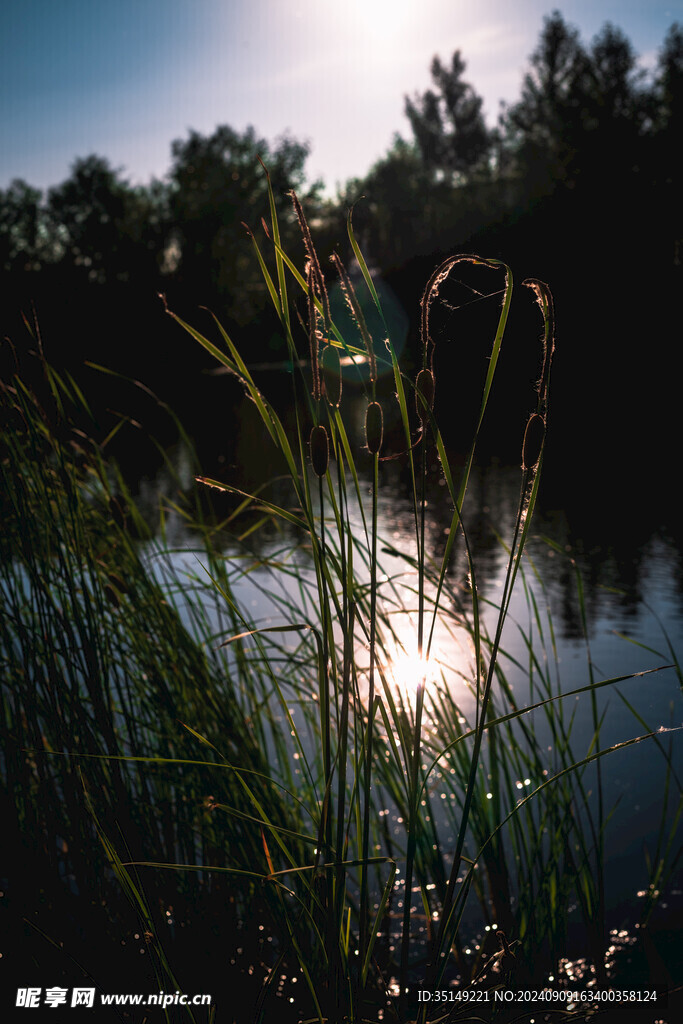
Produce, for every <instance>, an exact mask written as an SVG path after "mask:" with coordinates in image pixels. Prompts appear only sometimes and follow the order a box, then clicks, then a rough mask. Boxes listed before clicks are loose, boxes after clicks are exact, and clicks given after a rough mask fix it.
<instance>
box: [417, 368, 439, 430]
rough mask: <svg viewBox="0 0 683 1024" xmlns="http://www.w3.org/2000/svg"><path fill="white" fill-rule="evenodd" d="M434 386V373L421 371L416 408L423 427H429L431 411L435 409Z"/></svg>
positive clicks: (418, 376)
mask: <svg viewBox="0 0 683 1024" xmlns="http://www.w3.org/2000/svg"><path fill="white" fill-rule="evenodd" d="M434 386H435V382H434V374H433V373H432V371H431V370H429V369H426V368H425V369H424V370H420V372H419V373H418V375H417V380H416V381H415V406H416V408H417V415H418V416H419V417H420V422H421V424H422V426H423V427H426V426H427V422H428V421H429V413H430V410H431V409H433V408H434Z"/></svg>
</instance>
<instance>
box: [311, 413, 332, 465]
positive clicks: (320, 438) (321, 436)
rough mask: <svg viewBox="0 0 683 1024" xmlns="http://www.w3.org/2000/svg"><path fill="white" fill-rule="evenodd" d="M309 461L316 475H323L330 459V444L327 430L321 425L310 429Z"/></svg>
mask: <svg viewBox="0 0 683 1024" xmlns="http://www.w3.org/2000/svg"><path fill="white" fill-rule="evenodd" d="M310 443H311V462H312V463H313V472H314V473H315V475H316V476H325V473H327V465H328V463H329V461H330V444H329V440H328V437H327V430H326V429H325V427H323V426H322V425H320V426H317V427H313V430H312V431H311V442H310Z"/></svg>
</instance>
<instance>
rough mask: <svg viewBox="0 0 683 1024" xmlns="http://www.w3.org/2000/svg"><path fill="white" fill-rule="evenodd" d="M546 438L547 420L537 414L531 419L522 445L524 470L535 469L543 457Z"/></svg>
mask: <svg viewBox="0 0 683 1024" xmlns="http://www.w3.org/2000/svg"><path fill="white" fill-rule="evenodd" d="M544 438H545V420H544V419H543V417H542V416H541V415H540V414H539V413H537V412H535V413H533V414H532V415H531V416H530V417H529V421H528V423H527V425H526V430H525V431H524V443H523V444H522V469H524V470H527V469H533V468H534V466H536V464H537V463H538V460H539V459H540V457H541V449H542V448H543V440H544Z"/></svg>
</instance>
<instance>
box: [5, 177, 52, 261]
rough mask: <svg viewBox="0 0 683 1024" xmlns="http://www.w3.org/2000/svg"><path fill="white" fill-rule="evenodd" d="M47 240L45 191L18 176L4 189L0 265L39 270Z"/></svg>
mask: <svg viewBox="0 0 683 1024" xmlns="http://www.w3.org/2000/svg"><path fill="white" fill-rule="evenodd" d="M45 243H46V230H45V217H44V212H43V209H42V192H41V191H40V190H39V189H37V188H32V186H31V185H28V184H27V183H26V182H25V181H22V180H21V179H19V178H16V179H15V180H14V181H13V182H12V183H11V185H10V186H9V188H7V189H5V190H4V191H2V190H0V268H1V269H2V270H3V271H4V272H5V273H11V272H22V271H29V270H39V269H40V265H41V258H42V257H43V255H44V250H45Z"/></svg>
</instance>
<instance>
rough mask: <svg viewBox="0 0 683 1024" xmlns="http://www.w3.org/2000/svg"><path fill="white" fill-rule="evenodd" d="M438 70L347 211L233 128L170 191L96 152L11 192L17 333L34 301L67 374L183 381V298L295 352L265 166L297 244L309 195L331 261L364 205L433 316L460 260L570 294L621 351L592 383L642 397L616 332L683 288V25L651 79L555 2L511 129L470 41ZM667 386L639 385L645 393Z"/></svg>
mask: <svg viewBox="0 0 683 1024" xmlns="http://www.w3.org/2000/svg"><path fill="white" fill-rule="evenodd" d="M431 79H432V85H431V88H429V89H427V90H426V91H425V92H423V93H418V94H416V95H412V96H406V97H405V113H406V116H407V120H408V124H409V128H410V133H409V134H408V135H407V136H406V137H403V136H401V135H398V134H397V135H396V136H395V137H394V140H393V143H392V145H391V147H390V148H389V150H388V152H387V153H385V154H384V156H382V158H381V159H379V160H378V161H377V162H376V163H375V165H374V166H373V167H371V168H370V170H369V171H368V172H367V174H365V175H364V176H363V177H359V178H355V179H353V180H351V181H348V182H347V183H346V185H345V186H344V187H343V188H341V189H340V191H339V193H338V194H337V196H336V197H335V198H334V199H329V198H325V197H324V196H323V189H322V183H321V182H314V183H311V182H310V181H308V179H307V175H306V160H307V156H308V152H309V151H308V146H307V145H306V144H305V143H303V142H301V141H298V140H296V139H294V138H291V137H289V136H283V137H281V138H279V139H276V140H275V141H268V140H265V139H263V138H260V137H259V136H258V134H257V133H256V131H255V130H254V129H253V128H248V129H247V130H246V131H244V132H238V131H235V130H234V129H233V128H231V127H229V126H227V125H221V126H219V127H217V128H216V129H215V131H214V132H213V133H212V134H210V135H202V134H200V133H199V132H196V131H191V132H189V134H188V136H187V137H186V138H184V139H177V140H176V141H174V142H173V143H172V146H171V164H170V169H169V171H168V174H167V175H166V176H165V178H164V179H163V180H153V181H151V182H150V183H149V184H148V185H144V186H134V185H132V184H130V182H129V181H128V180H127V179H126V177H125V174H124V173H123V171H121V170H119V169H117V168H115V167H113V166H112V165H111V163H110V162H109V161H108V160H106V159H105V158H103V157H101V156H98V155H89V156H86V157H82V158H78V159H77V160H75V162H74V164H73V166H72V169H71V173H70V175H69V176H68V178H67V179H66V180H65V181H63V182H62V183H61V184H58V185H56V186H55V187H53V188H50V189H48V190H47V191H46V192H42V191H41V190H39V189H36V188H33V187H32V186H31V185H29V184H28V183H27V182H25V181H22V180H16V181H14V182H12V183H11V184H10V186H9V187H8V188H6V189H5V190H3V191H0V273H1V274H2V277H3V279H4V280H3V284H4V288H3V294H4V299H3V302H2V305H3V317H4V320H5V325H6V326H5V333H8V332H10V333H11V330H12V325H13V324H14V323H15V321H16V319H17V311H18V310H21V311H22V312H26V311H27V309H28V308H29V306H30V304H31V303H33V304H34V305H35V307H36V312H37V317H38V319H39V321H40V322H41V324H42V325H43V333H44V334H45V335H46V337H48V336H49V339H50V340H49V345H50V352H51V355H52V357H53V358H55V359H56V360H57V361H58V362H60V361H63V362H65V363H67V364H69V365H77V364H78V363H79V362H82V360H83V359H92V360H94V361H99V362H102V363H107V364H110V365H113V366H114V368H117V369H127V370H129V371H133V370H135V371H136V372H137V373H138V374H139V375H140V376H141V377H144V375H145V374H146V373H149V372H150V371H151V372H154V371H155V370H158V368H159V366H160V365H161V363H163V364H164V366H166V367H167V369H168V372H169V374H171V373H173V374H176V375H177V371H178V368H179V366H180V365H181V364H183V365H184V363H182V361H183V360H184V359H185V358H186V357H189V355H188V354H187V353H186V352H185V351H183V353H182V355H181V353H180V350H176V348H175V345H176V344H180V342H179V341H178V339H177V337H176V335H175V334H169V333H168V331H169V325H168V323H167V321H165V320H164V318H163V317H162V316H161V315H160V313H161V307H160V304H159V302H158V299H157V293H158V292H164V293H166V294H167V296H168V299H169V303H170V304H171V305H172V306H173V308H174V309H176V310H177V311H178V312H180V313H181V314H185V315H187V316H190V317H194V315H195V313H196V310H197V306H198V305H200V304H203V305H206V306H208V307H211V308H213V309H214V310H216V312H218V313H219V314H220V316H221V317H222V319H224V320H225V321H226V322H227V324H228V326H229V327H234V326H235V325H239V326H240V328H241V329H243V330H244V331H246V332H247V334H248V335H249V334H250V335H251V338H252V342H251V343H252V349H251V351H252V353H253V355H254V357H255V358H264V356H265V357H268V356H269V355H272V354H273V353H277V352H281V353H283V349H282V348H279V347H278V346H280V345H281V340H280V339H279V332H278V330H277V325H276V323H275V322H274V321H272V320H271V319H269V316H268V313H267V312H266V311H267V309H268V303H269V298H268V294H267V291H266V287H265V285H264V283H263V279H262V276H261V273H260V271H259V268H258V264H257V261H256V260H255V259H254V255H253V251H252V249H251V244H250V241H249V238H248V236H247V232H246V231H245V225H247V226H248V227H249V228H250V229H251V230H253V231H254V232H256V233H257V234H260V233H261V230H262V229H261V224H260V221H261V217H262V216H263V215H264V214H267V210H268V202H267V192H266V179H265V174H264V171H263V168H262V165H261V163H260V162H259V160H262V161H263V164H264V165H265V166H266V167H267V168H268V171H269V174H270V177H271V181H272V185H273V190H274V193H275V197H276V204H277V206H278V211H279V213H280V215H281V220H282V227H283V232H284V239H283V244H284V246H285V248H287V249H288V250H293V252H294V254H295V255H296V253H297V252H299V251H300V252H301V255H302V256H303V247H302V245H301V241H300V238H299V235H298V230H297V227H296V224H295V220H294V218H293V216H292V213H291V204H290V200H289V199H288V197H287V193H288V191H289V190H290V189H296V191H297V193H298V194H299V196H300V198H301V199H302V201H303V203H304V206H305V208H306V210H307V214H308V216H309V220H310V222H311V223H312V225H313V227H314V231H315V235H316V238H317V239H318V241H319V245H320V249H321V255H322V256H326V255H329V254H330V252H331V251H332V248H333V246H334V245H335V244H338V243H339V241H340V239H343V238H344V220H345V217H346V214H347V211H348V209H349V208H350V207H352V206H353V209H354V213H353V218H354V227H355V230H356V232H357V234H358V236H359V239H360V241H361V245H362V246H363V247H364V249H365V252H366V254H367V256H368V259H369V261H371V262H372V264H373V265H374V266H375V267H377V268H378V269H379V270H380V272H381V273H383V274H384V276H385V278H387V279H388V280H389V281H390V282H393V283H394V287H395V289H396V290H398V291H399V292H400V293H401V294H402V295H403V296H404V298H405V303H406V308H409V309H410V310H411V311H414V310H415V309H416V304H417V302H418V300H419V294H420V289H421V288H422V287H423V285H424V281H425V280H426V279H427V277H428V276H429V273H430V272H431V270H432V269H433V268H434V265H435V262H436V260H437V259H438V257H439V255H440V254H443V253H450V252H453V251H457V250H458V249H460V250H463V251H467V250H474V251H480V252H482V254H483V255H486V256H500V257H501V258H503V259H505V260H506V261H508V262H512V263H513V265H514V267H515V270H517V268H519V271H520V273H521V274H523V275H526V274H534V275H535V276H540V277H544V278H545V279H546V280H549V281H551V283H553V286H554V288H555V290H556V292H559V297H560V299H562V300H564V310H565V312H566V315H567V317H568V318H569V319H570V320H571V318H572V317H574V319H575V320H576V326H580V317H583V318H584V321H585V322H587V323H590V324H591V331H592V334H591V338H595V336H597V337H598V339H599V342H598V344H595V343H594V342H593V341H591V343H590V355H591V359H592V364H591V370H590V372H591V373H592V374H596V375H599V374H600V373H609V372H611V373H612V374H613V379H614V380H615V381H616V383H617V385H618V386H619V387H622V386H625V387H628V385H629V380H628V375H625V374H624V371H623V367H621V369H619V368H617V369H615V366H616V363H615V361H614V338H613V336H610V334H609V332H610V331H612V330H614V331H616V330H617V328H616V327H614V325H615V324H618V323H619V322H621V320H620V318H623V317H626V318H627V319H628V320H629V322H630V323H631V325H632V326H633V325H634V323H635V324H636V325H640V324H641V321H640V320H639V319H638V317H639V316H640V315H642V329H643V330H646V329H647V330H652V331H655V330H658V327H657V324H658V319H657V318H658V317H659V318H660V320H662V322H663V319H664V317H663V314H662V312H661V311H662V309H663V303H664V304H665V299H664V297H665V296H666V295H668V294H672V293H673V290H674V288H675V286H676V282H677V281H678V280H679V276H680V261H681V252H680V247H681V241H682V239H683V218H682V217H681V213H682V211H681V163H680V149H679V147H680V139H681V138H683V27H681V26H680V25H678V24H675V25H673V26H672V27H671V28H670V30H669V32H668V34H667V35H666V38H665V39H664V40H663V43H662V46H661V48H660V50H659V53H658V55H657V59H656V63H655V65H654V67H653V68H652V69H651V70H650V71H647V72H646V71H644V70H643V69H641V68H640V66H639V63H638V58H637V55H636V53H635V51H634V48H633V46H632V44H631V42H630V41H629V39H628V38H627V37H626V36H625V35H624V33H623V32H622V31H621V30H620V29H618V28H616V27H615V26H613V25H611V24H607V25H605V26H604V27H603V29H602V30H601V31H600V32H599V34H598V35H597V36H596V37H595V38H594V39H593V40H592V41H591V42H590V43H586V42H584V41H583V40H582V38H581V37H580V34H579V32H578V31H577V30H576V29H575V28H573V27H572V26H571V25H569V24H568V23H567V22H566V21H565V19H564V18H563V16H562V15H561V14H560V13H559V12H554V13H553V14H552V15H550V16H549V17H547V18H546V19H545V21H544V23H543V27H542V30H541V32H540V36H539V39H538V43H537V45H536V48H535V50H534V52H533V53H532V55H531V57H530V61H529V66H528V70H527V72H526V74H525V76H524V79H523V82H522V86H521V92H520V95H519V98H518V100H517V101H516V102H515V103H512V104H510V105H508V106H507V107H505V108H504V109H503V110H502V112H501V115H500V117H499V120H498V123H497V124H496V125H495V126H490V125H488V124H487V123H486V121H485V118H484V115H483V110H482V100H481V97H480V96H479V95H478V94H477V92H476V90H475V88H474V86H473V85H472V84H470V83H469V82H468V81H467V79H466V63H465V59H464V57H463V55H462V53H461V52H460V51H456V52H455V53H453V54H452V55H451V56H450V57H448V58H442V57H440V56H435V57H434V59H433V62H432V65H431ZM360 197H363V198H362V200H361V198H360ZM261 237H262V236H261ZM342 244H343V243H342ZM341 255H342V256H345V255H348V254H345V253H344V252H342V253H341ZM653 290H655V291H657V293H658V301H657V304H655V306H654V307H653V305H652V302H651V296H652V292H653ZM641 300H642V301H641ZM591 304H592V308H591ZM636 307H638V309H640V310H641V314H637V313H636V312H634V310H635V309H636ZM653 309H654V318H653ZM615 318H616V319H615ZM162 322H163V326H161V324H162ZM610 325H611V326H610ZM647 325H649V326H647ZM589 333H590V332H589ZM575 335H576V338H575V340H574V341H573V342H572V343H573V344H574V345H575V351H576V353H577V356H576V360H575V364H574V366H573V370H572V367H571V366H570V367H569V376H568V378H567V377H566V378H565V379H568V380H569V381H570V382H571V381H578V379H579V377H580V374H581V372H583V371H582V366H581V359H580V356H581V354H582V351H583V350H582V345H583V346H584V347H585V348H588V342H587V341H586V335H585V333H584V335H581V332H580V331H576V332H575ZM171 339H172V340H171ZM572 373H573V376H572ZM181 376H182V375H181ZM646 378H647V372H645V373H640V374H639V376H638V381H637V387H638V388H642V387H644V386H645V385H644V383H643V382H644V381H645V380H646ZM632 383H633V382H632ZM652 384H653V387H654V386H655V382H654V381H653V382H652ZM633 386H634V387H635V386H636V385H635V383H634V385H633Z"/></svg>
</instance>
